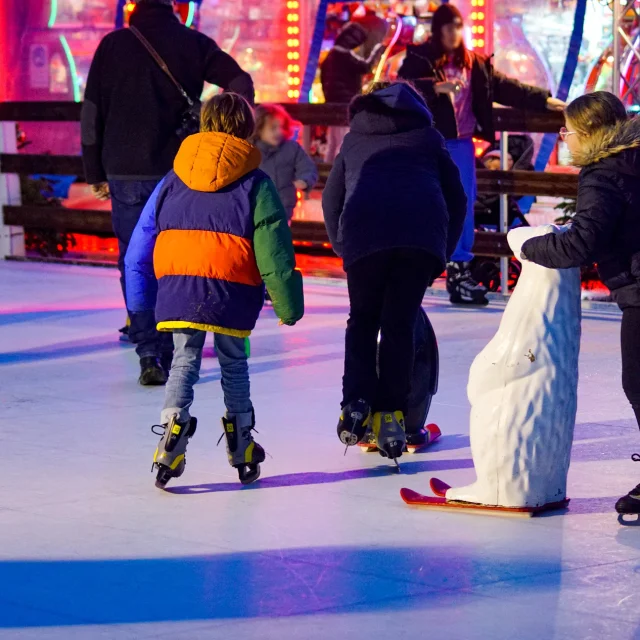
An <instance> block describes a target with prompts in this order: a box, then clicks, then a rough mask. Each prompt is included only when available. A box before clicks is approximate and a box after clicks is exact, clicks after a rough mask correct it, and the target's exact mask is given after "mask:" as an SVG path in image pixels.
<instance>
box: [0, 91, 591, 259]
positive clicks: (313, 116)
mask: <svg viewBox="0 0 640 640" xmlns="http://www.w3.org/2000/svg"><path fill="white" fill-rule="evenodd" d="M283 106H284V107H285V108H286V109H287V111H288V112H289V113H290V114H291V115H292V116H293V117H294V118H295V119H296V120H298V121H299V122H301V123H302V124H303V125H333V126H341V125H346V124H347V109H346V107H345V106H344V105H336V104H284V105H283ZM80 110H81V105H80V104H77V103H74V102H4V103H0V122H13V121H18V122H78V121H79V120H80ZM562 124H563V117H562V114H559V113H551V112H548V113H528V112H524V111H517V110H513V109H504V108H496V109H494V125H495V128H496V131H500V132H505V131H506V132H516V131H518V132H543V133H546V132H555V131H558V129H559V128H560V127H561V126H562ZM319 169H320V180H319V184H318V186H317V188H322V186H323V185H324V182H325V181H326V178H327V175H328V173H329V170H330V165H320V167H319ZM16 173H17V174H21V175H30V174H51V175H75V176H78V179H79V180H80V181H82V180H84V169H83V166H82V159H81V157H80V156H52V155H32V154H17V153H0V174H16ZM577 185H578V178H577V176H576V175H572V174H556V173H537V172H532V171H487V170H479V171H478V192H479V193H482V194H486V193H499V194H508V195H513V196H523V195H539V196H556V197H567V198H570V197H575V195H576V193H577ZM0 204H2V205H4V206H3V207H2V214H3V223H4V225H15V226H21V227H24V228H26V229H53V230H57V231H67V232H70V233H86V234H111V233H112V227H111V220H110V213H109V211H102V210H86V209H67V208H63V207H55V206H51V207H39V206H33V205H31V206H15V205H14V206H10V205H8V204H7V203H0ZM293 233H294V238H295V239H296V240H298V241H300V242H303V243H304V244H306V245H309V244H310V245H314V246H326V244H327V242H328V238H327V236H326V232H325V230H324V225H323V224H322V223H320V222H307V221H295V222H294V225H293ZM474 250H475V252H476V253H477V254H478V255H494V256H506V255H510V251H509V248H508V245H507V243H506V239H505V237H504V234H500V233H482V232H478V233H477V234H476V245H475V247H474Z"/></svg>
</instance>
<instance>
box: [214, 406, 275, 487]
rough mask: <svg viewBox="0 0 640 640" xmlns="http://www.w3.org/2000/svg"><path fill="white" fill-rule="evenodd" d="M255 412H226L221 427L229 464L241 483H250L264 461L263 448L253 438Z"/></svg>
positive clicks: (257, 476) (258, 472)
mask: <svg viewBox="0 0 640 640" xmlns="http://www.w3.org/2000/svg"><path fill="white" fill-rule="evenodd" d="M255 424H256V423H255V414H254V412H253V411H249V412H247V413H227V415H226V417H224V418H222V428H223V430H224V436H225V437H226V439H227V456H228V458H229V464H230V465H231V466H232V467H234V468H236V469H237V470H238V477H239V478H240V482H242V484H251V483H252V482H255V481H256V480H257V479H258V478H259V477H260V463H261V462H264V459H265V454H264V449H263V448H262V447H261V446H260V445H259V444H258V443H257V442H256V441H255V440H254V439H253V436H252V435H251V431H252V430H253V429H254V427H255Z"/></svg>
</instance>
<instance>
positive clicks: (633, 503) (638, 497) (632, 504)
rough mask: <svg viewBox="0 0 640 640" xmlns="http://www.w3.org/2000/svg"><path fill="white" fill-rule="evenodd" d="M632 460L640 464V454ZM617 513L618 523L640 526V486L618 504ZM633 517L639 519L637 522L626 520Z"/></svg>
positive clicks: (633, 456)
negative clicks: (626, 517) (627, 517)
mask: <svg viewBox="0 0 640 640" xmlns="http://www.w3.org/2000/svg"><path fill="white" fill-rule="evenodd" d="M631 459H632V460H633V461H634V462H640V454H637V453H634V454H633V455H632V456H631ZM616 511H617V512H618V522H619V523H620V524H626V525H636V526H640V484H639V485H637V486H636V487H635V488H634V489H631V491H629V493H627V495H626V496H622V498H620V499H619V500H618V502H616ZM631 515H635V516H638V517H637V518H636V519H635V520H633V519H632V520H625V519H624V516H631Z"/></svg>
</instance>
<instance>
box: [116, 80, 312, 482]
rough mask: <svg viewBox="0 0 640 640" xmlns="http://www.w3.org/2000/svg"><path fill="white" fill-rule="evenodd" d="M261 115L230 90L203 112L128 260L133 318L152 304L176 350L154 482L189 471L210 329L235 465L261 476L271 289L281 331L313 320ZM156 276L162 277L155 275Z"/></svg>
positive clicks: (246, 475) (148, 210)
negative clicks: (261, 397)
mask: <svg viewBox="0 0 640 640" xmlns="http://www.w3.org/2000/svg"><path fill="white" fill-rule="evenodd" d="M253 128H254V118H253V113H252V111H251V107H250V106H249V104H248V103H247V102H246V101H245V100H244V98H242V97H240V96H238V95H236V94H233V93H223V94H221V95H217V96H215V97H214V98H212V99H211V100H210V101H208V102H207V103H206V104H205V105H204V106H203V109H202V115H201V133H199V134H196V135H193V136H189V137H188V138H187V139H186V140H185V141H184V142H183V143H182V146H181V147H180V150H179V151H178V154H177V156H176V159H175V162H174V168H173V171H171V172H169V174H167V175H166V176H165V178H164V179H163V180H162V182H161V183H160V184H159V185H158V187H157V188H156V190H155V191H154V192H153V194H152V196H151V198H150V200H149V203H148V204H147V206H146V207H145V209H144V211H143V213H142V216H141V218H140V221H139V223H138V225H137V227H136V229H135V231H134V233H133V237H132V238H131V244H130V245H129V249H128V251H127V255H126V258H125V270H126V286H127V294H128V301H129V306H130V308H131V310H132V311H134V312H138V311H148V310H150V309H154V308H155V314H156V321H157V323H158V330H159V331H172V332H173V340H174V347H175V354H174V357H173V364H172V367H171V373H170V375H169V381H168V383H167V387H166V394H165V402H164V409H163V410H162V414H161V419H160V422H161V424H160V425H156V427H152V431H154V433H156V429H160V430H161V433H157V435H162V438H161V440H160V443H159V445H158V447H157V449H156V452H155V455H154V458H153V461H154V468H156V469H157V476H156V486H158V487H160V488H163V487H164V486H165V485H166V483H167V482H168V481H169V480H170V479H171V478H176V477H178V476H180V475H182V473H183V471H184V467H185V453H186V447H187V443H188V441H189V439H190V438H191V436H193V434H194V433H195V430H196V418H194V417H192V416H191V415H190V413H189V408H190V407H191V404H192V403H193V386H194V385H195V384H196V382H197V381H198V379H199V372H200V364H201V361H202V349H203V346H204V343H205V338H206V335H207V334H206V332H208V331H210V332H213V334H214V340H215V347H216V351H217V354H218V361H219V362H220V370H221V378H222V380H221V381H222V390H223V392H224V401H225V405H226V409H227V410H226V415H225V417H224V418H223V419H222V426H223V430H224V435H225V436H226V442H227V454H228V457H229V463H230V464H231V465H232V466H233V467H235V468H236V469H237V470H238V475H239V477H240V481H241V482H242V483H243V484H248V483H250V482H253V481H254V480H257V478H258V477H259V475H260V463H261V462H263V461H264V459H265V452H264V449H263V448H262V447H261V446H260V445H259V444H258V443H257V442H255V441H254V439H253V436H252V433H251V431H252V429H253V428H254V426H255V416H254V411H253V405H252V403H251V398H250V394H249V369H248V363H247V358H248V336H249V334H250V333H251V331H252V329H253V328H254V327H255V324H256V322H257V319H258V315H259V313H260V310H261V309H262V305H263V302H264V286H265V284H266V287H267V290H268V291H269V294H270V296H271V299H272V301H273V308H274V310H275V312H276V314H277V316H278V317H279V318H280V322H281V324H286V325H294V324H295V323H296V322H297V321H298V320H300V318H302V315H303V313H304V300H303V293H302V276H301V274H300V272H299V271H297V270H296V268H295V266H296V265H295V256H294V252H293V243H292V240H291V232H290V230H289V225H288V224H287V216H286V213H285V211H284V208H283V206H282V203H281V202H280V199H279V197H278V192H277V191H276V188H275V186H274V184H273V182H272V181H271V180H270V179H269V177H268V176H267V175H266V174H265V173H264V172H262V171H261V170H260V169H258V166H259V165H260V160H261V157H260V152H259V151H258V149H256V147H254V146H253V145H251V144H250V143H249V142H248V141H247V139H248V138H249V137H250V136H251V134H252V133H253ZM154 271H155V274H154Z"/></svg>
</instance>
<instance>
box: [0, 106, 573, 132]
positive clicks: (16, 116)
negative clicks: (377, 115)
mask: <svg viewBox="0 0 640 640" xmlns="http://www.w3.org/2000/svg"><path fill="white" fill-rule="evenodd" d="M282 106H283V107H284V108H285V109H286V110H287V111H288V112H289V114H290V115H291V116H292V117H293V118H295V119H296V120H298V121H299V122H301V123H302V124H304V125H325V126H326V125H328V126H337V127H341V126H346V125H348V124H349V121H348V112H347V106H346V105H344V104H333V103H326V102H325V103H323V104H300V103H291V102H284V103H282ZM81 110H82V103H77V102H62V101H58V102H0V122H13V121H16V122H79V121H80V113H81ZM493 125H494V128H495V130H496V131H497V132H499V131H508V132H525V131H526V132H529V133H557V132H558V131H559V130H560V127H562V126H563V125H564V115H563V114H562V113H560V112H553V111H547V112H533V111H520V110H519V109H509V108H506V107H494V109H493Z"/></svg>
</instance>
